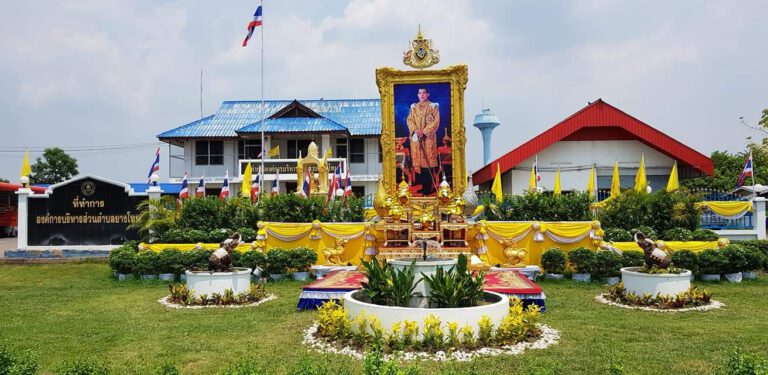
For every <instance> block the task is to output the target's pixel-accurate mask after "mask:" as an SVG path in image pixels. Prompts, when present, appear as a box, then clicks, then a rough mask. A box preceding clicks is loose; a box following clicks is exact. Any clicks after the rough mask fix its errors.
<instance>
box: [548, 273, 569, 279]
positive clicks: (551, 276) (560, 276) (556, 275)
mask: <svg viewBox="0 0 768 375" xmlns="http://www.w3.org/2000/svg"><path fill="white" fill-rule="evenodd" d="M544 278H545V279H547V280H563V279H565V275H564V274H562V273H545V274H544Z"/></svg>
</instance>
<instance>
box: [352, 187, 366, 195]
mask: <svg viewBox="0 0 768 375" xmlns="http://www.w3.org/2000/svg"><path fill="white" fill-rule="evenodd" d="M352 194H354V195H355V196H358V197H364V196H365V186H352Z"/></svg>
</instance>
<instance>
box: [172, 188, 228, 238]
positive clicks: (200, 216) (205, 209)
mask: <svg viewBox="0 0 768 375" xmlns="http://www.w3.org/2000/svg"><path fill="white" fill-rule="evenodd" d="M225 205H226V202H225V201H224V200H221V199H219V198H218V197H205V198H195V199H186V200H184V202H183V203H182V205H181V213H180V215H179V220H178V224H179V227H181V228H193V229H197V230H202V231H203V232H206V233H209V232H210V231H212V230H214V229H218V228H220V227H221V224H222V223H223V222H224V221H225V218H224V215H223V212H224V206H225ZM196 242H197V241H196Z"/></svg>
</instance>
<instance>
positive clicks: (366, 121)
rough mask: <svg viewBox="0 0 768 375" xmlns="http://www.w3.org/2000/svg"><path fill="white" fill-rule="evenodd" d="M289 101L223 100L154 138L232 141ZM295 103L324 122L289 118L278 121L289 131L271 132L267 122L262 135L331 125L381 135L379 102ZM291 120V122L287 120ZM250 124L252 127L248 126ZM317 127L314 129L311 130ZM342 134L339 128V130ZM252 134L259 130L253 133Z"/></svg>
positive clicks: (308, 129)
mask: <svg viewBox="0 0 768 375" xmlns="http://www.w3.org/2000/svg"><path fill="white" fill-rule="evenodd" d="M292 102H293V100H265V101H264V106H263V107H262V105H261V103H262V102H261V101H257V100H249V101H225V102H223V103H221V106H220V107H219V109H218V110H217V111H216V112H215V113H214V114H212V115H210V116H208V117H205V118H203V119H200V120H196V121H193V122H190V123H189V124H186V125H182V126H179V127H177V128H175V129H172V130H168V131H165V132H163V133H160V134H158V136H157V137H158V138H160V139H164V138H235V137H237V131H238V130H243V131H247V132H250V131H253V130H246V129H254V126H255V127H256V129H258V126H259V125H258V123H259V121H261V120H262V119H263V118H264V117H269V116H271V115H273V114H274V113H276V112H277V111H279V110H281V109H283V108H284V107H286V106H288V105H289V104H291V103H292ZM298 102H299V103H301V104H303V105H305V106H307V107H308V108H310V109H312V110H313V111H315V112H317V114H319V115H320V116H322V117H323V118H325V119H326V121H319V120H318V119H317V118H310V117H293V118H283V119H285V120H286V121H283V122H278V123H277V125H280V124H283V125H285V126H286V127H292V128H293V129H282V128H281V129H275V130H270V129H272V122H273V121H275V120H277V119H273V120H269V121H267V127H268V129H264V131H266V132H308V131H335V130H327V129H331V128H334V127H333V126H331V125H332V124H333V123H335V124H336V125H339V126H341V127H343V128H344V129H346V130H347V131H349V134H350V135H352V136H357V135H379V134H381V101H380V100H379V99H332V100H298ZM287 120H291V121H287ZM251 125H253V126H251ZM315 127H317V129H315ZM340 130H342V131H343V129H340ZM256 131H260V129H259V130H256Z"/></svg>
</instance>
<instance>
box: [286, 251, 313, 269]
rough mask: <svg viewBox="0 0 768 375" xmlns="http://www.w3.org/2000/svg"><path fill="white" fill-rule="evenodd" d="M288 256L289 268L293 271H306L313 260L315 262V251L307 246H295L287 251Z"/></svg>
mask: <svg viewBox="0 0 768 375" xmlns="http://www.w3.org/2000/svg"><path fill="white" fill-rule="evenodd" d="M288 253H289V256H290V260H289V266H288V267H289V268H291V269H293V270H295V271H294V272H307V271H309V268H310V267H312V266H313V265H314V264H315V262H317V253H316V252H315V251H314V250H312V249H310V248H307V247H297V248H295V249H293V250H291V251H289V252H288Z"/></svg>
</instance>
